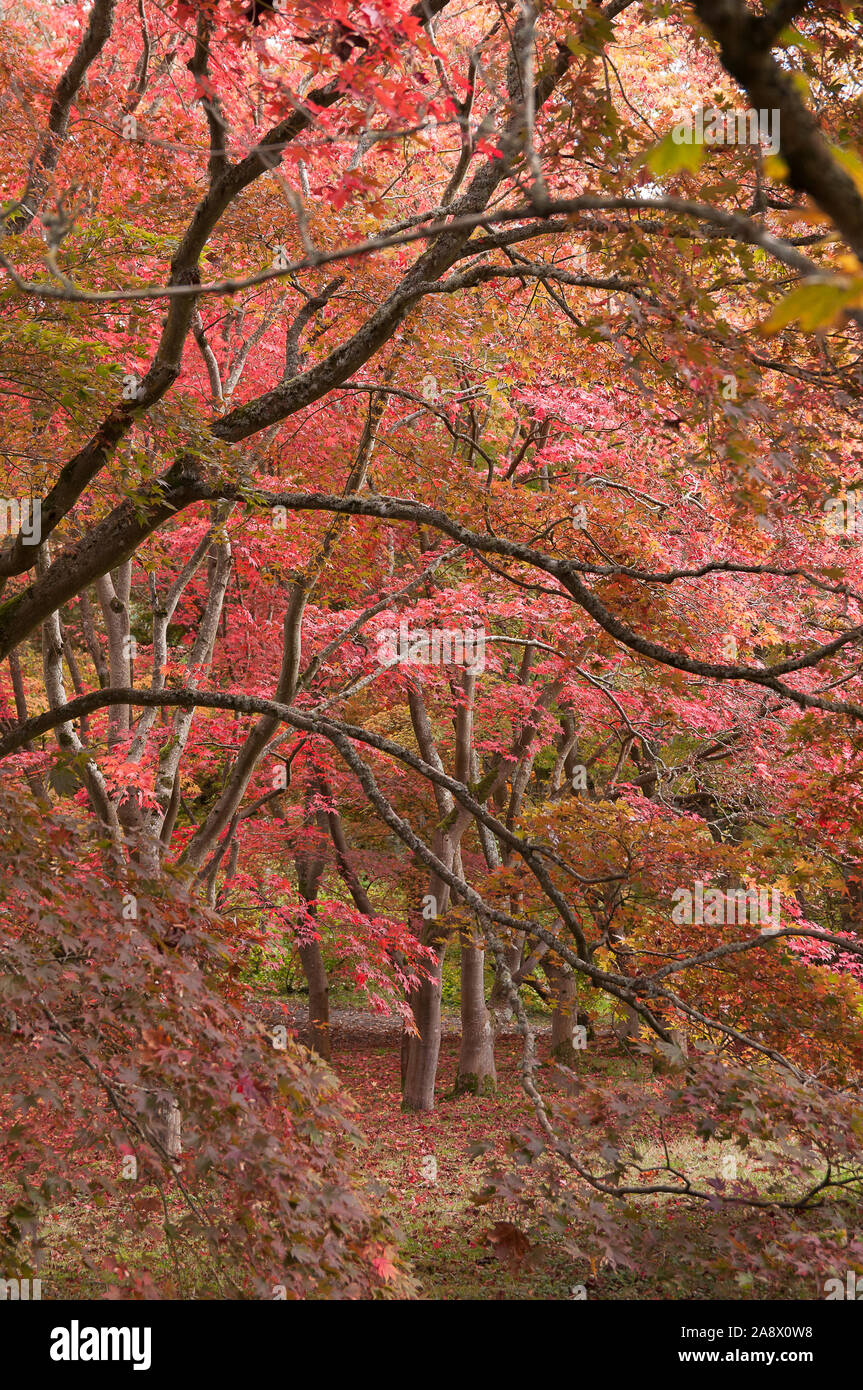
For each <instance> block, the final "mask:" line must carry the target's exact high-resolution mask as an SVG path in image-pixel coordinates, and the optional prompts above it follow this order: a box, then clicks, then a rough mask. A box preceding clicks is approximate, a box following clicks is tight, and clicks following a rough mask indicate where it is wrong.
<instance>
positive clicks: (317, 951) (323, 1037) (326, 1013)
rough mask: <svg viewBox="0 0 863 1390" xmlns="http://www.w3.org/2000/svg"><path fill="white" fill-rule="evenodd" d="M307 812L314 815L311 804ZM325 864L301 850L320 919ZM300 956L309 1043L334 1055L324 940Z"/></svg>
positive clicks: (302, 873) (312, 910)
mask: <svg viewBox="0 0 863 1390" xmlns="http://www.w3.org/2000/svg"><path fill="white" fill-rule="evenodd" d="M306 815H307V816H309V817H310V811H309V807H308V804H307V805H306ZM324 868H325V863H324V860H323V859H322V858H321V857H320V856H319V855H317V854H315V853H313V852H311V851H308V852H301V853H299V854H297V887H298V888H299V891H300V897H301V898H302V900H303V904H304V906H305V909H306V916H307V917H309V918H311V919H312V921H317V916H318V889H319V888H320V884H321V878H322V877H323V872H324ZM299 949H300V960H301V961H302V965H303V970H304V972H305V976H306V980H307V982H308V986H309V1046H310V1047H311V1048H312V1049H313V1050H314V1051H315V1052H317V1054H318V1056H319V1057H323V1059H324V1061H325V1062H328V1061H329V1060H330V1057H331V1056H332V1043H331V1040H330V987H329V983H328V981H327V972H326V970H325V968H324V958H323V955H322V953H321V943H320V941H314V940H312V941H306V942H304V943H303V944H301V946H300V948H299Z"/></svg>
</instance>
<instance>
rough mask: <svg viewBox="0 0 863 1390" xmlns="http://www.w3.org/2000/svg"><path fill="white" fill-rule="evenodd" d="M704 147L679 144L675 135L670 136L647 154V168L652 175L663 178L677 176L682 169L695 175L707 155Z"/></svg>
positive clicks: (671, 133)
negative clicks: (664, 176)
mask: <svg viewBox="0 0 863 1390" xmlns="http://www.w3.org/2000/svg"><path fill="white" fill-rule="evenodd" d="M705 152H706V151H705V147H704V145H696V144H691V145H685V144H678V143H677V141H676V140H675V139H674V134H673V132H672V131H669V132H668V134H667V135H666V136H665V137H664V138H663V139H662V140H660V142H659V144H658V145H654V146H653V149H651V150H650V151H649V152H648V154H647V161H646V162H647V167H648V169H649V170H650V171H651V173H653V174H656V175H657V176H659V177H661V176H662V175H663V174H676V173H678V172H679V171H680V170H681V169H683V170H686V172H687V173H690V174H695V173H697V172H698V170H699V169H700V168H701V165H702V163H703V162H704V155H705Z"/></svg>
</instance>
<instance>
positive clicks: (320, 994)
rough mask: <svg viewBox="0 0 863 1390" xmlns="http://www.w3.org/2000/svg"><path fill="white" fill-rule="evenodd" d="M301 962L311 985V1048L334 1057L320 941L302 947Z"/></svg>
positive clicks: (328, 1057)
mask: <svg viewBox="0 0 863 1390" xmlns="http://www.w3.org/2000/svg"><path fill="white" fill-rule="evenodd" d="M300 960H301V961H302V964H303V971H304V972H305V976H306V979H307V981H308V985H309V1046H310V1047H311V1048H312V1049H313V1051H315V1052H317V1054H318V1056H319V1057H323V1059H324V1061H325V1062H328V1061H329V1060H330V1057H331V1056H332V1043H331V1041H330V986H329V983H328V981H327V972H326V969H325V968H324V958H323V955H322V953H321V945H320V942H319V941H309V942H308V943H307V944H306V945H305V946H301V947H300Z"/></svg>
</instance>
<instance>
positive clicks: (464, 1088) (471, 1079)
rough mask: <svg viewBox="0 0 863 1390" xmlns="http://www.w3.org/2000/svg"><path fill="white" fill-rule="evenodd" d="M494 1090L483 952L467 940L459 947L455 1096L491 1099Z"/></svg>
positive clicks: (494, 1079)
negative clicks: (459, 974)
mask: <svg viewBox="0 0 863 1390" xmlns="http://www.w3.org/2000/svg"><path fill="white" fill-rule="evenodd" d="M496 1088H497V1073H496V1071H495V1066H494V1034H493V1033H492V1028H491V1019H490V1018H489V1013H488V1009H487V1008H486V1006H485V951H484V950H483V949H482V948H481V947H479V946H476V945H474V943H473V942H472V941H470V939H466V938H463V939H462V947H461V1049H460V1051H459V1059H458V1076H457V1078H456V1083H455V1093H456V1095H457V1096H458V1095H465V1094H472V1095H490V1094H491V1092H492V1091H494V1090H496Z"/></svg>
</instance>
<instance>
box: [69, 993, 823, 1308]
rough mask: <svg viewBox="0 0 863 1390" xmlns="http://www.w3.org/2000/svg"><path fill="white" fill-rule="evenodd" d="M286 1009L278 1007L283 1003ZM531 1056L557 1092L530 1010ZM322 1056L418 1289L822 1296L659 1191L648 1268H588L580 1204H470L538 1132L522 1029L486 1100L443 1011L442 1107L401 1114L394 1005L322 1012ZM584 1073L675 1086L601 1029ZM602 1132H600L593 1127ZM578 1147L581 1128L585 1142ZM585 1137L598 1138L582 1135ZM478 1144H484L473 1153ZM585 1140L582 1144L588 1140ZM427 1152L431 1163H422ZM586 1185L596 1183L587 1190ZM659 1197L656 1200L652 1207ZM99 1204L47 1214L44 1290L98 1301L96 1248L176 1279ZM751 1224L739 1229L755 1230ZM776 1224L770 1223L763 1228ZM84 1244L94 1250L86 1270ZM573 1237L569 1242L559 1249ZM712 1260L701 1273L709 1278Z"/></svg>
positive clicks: (451, 1014) (678, 1150)
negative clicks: (743, 1263) (572, 1218)
mask: <svg viewBox="0 0 863 1390" xmlns="http://www.w3.org/2000/svg"><path fill="white" fill-rule="evenodd" d="M286 1004H287V1007H286ZM253 1008H254V1011H255V1012H260V1014H261V1016H262V1017H263V1018H267V1017H268V1016H269V1015H271V1014H272V1013H273V1012H274V1011H276V1010H277V1011H278V1017H279V1018H281V1019H282V1020H283V1021H284V1020H285V1014H286V1013H287V1014H288V1016H289V1018H290V1021H291V1023H292V1025H293V1027H294V1028H295V1029H296V1031H297V1035H298V1037H299V1039H300V1040H301V1041H302V1039H303V1034H304V1024H305V1016H306V1001H305V999H304V998H303V997H302V996H297V995H289V996H288V999H287V1001H286V1000H285V996H284V995H283V994H282V995H281V996H280V997H279V996H277V995H275V994H273V993H271V992H269V991H266V992H263V991H262V992H261V993H259V994H258V1000H257V1001H256V1006H253ZM532 1024H533V1026H534V1029H535V1032H536V1035H537V1039H538V1052H539V1057H540V1062H541V1066H540V1072H539V1077H538V1080H539V1084H540V1087H541V1089H542V1090H543V1092H544V1093H545V1094H547V1095H550V1094H552V1093H553V1092H554V1091H555V1090H556V1089H558V1088H559V1085H560V1079H561V1078H560V1073H559V1071H558V1069H557V1067H556V1064H555V1063H554V1062H553V1061H552V1060H551V1059H550V1057H549V1044H550V1038H549V1033H550V1024H549V1015H548V1014H547V1013H543V1012H541V1011H540V1010H537V1011H536V1012H535V1013H534V1015H533V1017H532ZM331 1026H332V1060H331V1065H332V1068H333V1070H334V1072H335V1073H336V1075H337V1076H338V1078H339V1080H340V1082H341V1083H342V1085H343V1086H344V1088H345V1090H346V1091H347V1093H348V1095H349V1096H350V1097H351V1098H352V1100H353V1102H354V1103H355V1107H356V1110H355V1116H354V1118H355V1122H356V1123H357V1125H358V1127H359V1129H360V1130H361V1132H362V1134H363V1136H364V1138H365V1141H366V1144H367V1148H366V1151H365V1153H364V1154H363V1156H362V1167H363V1171H364V1173H365V1175H366V1178H367V1180H368V1182H369V1183H370V1184H372V1185H373V1187H374V1190H375V1193H376V1195H377V1200H378V1202H379V1204H380V1206H381V1207H382V1208H383V1210H384V1211H385V1212H386V1214H387V1215H388V1216H390V1217H391V1218H392V1219H393V1220H394V1222H395V1223H396V1225H397V1226H398V1228H399V1231H400V1233H401V1237H402V1245H401V1256H402V1260H403V1262H405V1263H407V1265H408V1267H409V1269H410V1271H411V1273H412V1275H413V1278H414V1280H415V1283H416V1287H417V1295H418V1297H419V1298H421V1299H426V1300H447V1301H449V1300H473V1299H479V1300H483V1301H485V1300H492V1299H506V1300H519V1301H521V1300H537V1299H539V1300H560V1299H565V1300H581V1299H583V1298H586V1299H587V1300H592V1299H602V1300H637V1301H642V1300H654V1299H663V1300H664V1299H678V1300H686V1299H709V1300H714V1299H773V1298H780V1299H782V1298H784V1299H788V1298H804V1299H811V1298H816V1297H818V1296H819V1295H818V1292H817V1289H816V1286H815V1283H814V1281H813V1280H811V1279H810V1280H809V1281H808V1283H809V1285H811V1287H805V1286H804V1285H803V1283H802V1282H801V1283H799V1284H785V1285H784V1286H782V1287H777V1286H776V1285H775V1284H774V1283H773V1282H772V1281H769V1282H764V1283H759V1284H757V1285H756V1286H752V1285H746V1284H742V1283H741V1282H740V1281H739V1279H738V1277H737V1276H736V1274H735V1271H734V1268H733V1266H732V1265H731V1264H730V1262H729V1260H728V1258H727V1250H728V1245H727V1235H726V1244H725V1251H726V1256H725V1258H717V1260H716V1262H715V1264H713V1262H712V1261H711V1259H710V1258H709V1251H710V1250H711V1248H712V1247H713V1243H714V1242H713V1235H714V1232H713V1223H714V1221H715V1220H716V1219H717V1218H716V1216H715V1214H714V1213H712V1212H711V1211H710V1210H708V1209H706V1207H705V1206H704V1205H702V1206H701V1207H700V1208H698V1209H697V1210H692V1209H691V1208H690V1207H687V1206H685V1205H684V1204H683V1203H681V1202H676V1201H674V1200H669V1199H667V1198H641V1199H639V1201H640V1202H641V1203H643V1204H646V1205H644V1206H643V1209H642V1212H643V1215H645V1216H646V1218H647V1222H648V1225H649V1227H650V1229H651V1231H652V1232H653V1234H654V1235H655V1237H656V1243H655V1245H654V1247H653V1249H652V1251H651V1255H650V1259H649V1261H646V1262H645V1270H644V1272H635V1271H633V1270H628V1269H626V1268H623V1267H618V1268H616V1269H615V1268H614V1267H613V1266H612V1265H611V1264H610V1263H609V1262H608V1261H605V1260H600V1261H598V1262H594V1263H593V1264H591V1263H590V1262H589V1261H588V1260H587V1259H585V1258H583V1257H579V1256H578V1255H577V1254H575V1253H574V1252H573V1248H572V1244H573V1242H574V1243H575V1245H576V1246H577V1245H578V1244H579V1242H580V1240H581V1239H582V1238H583V1236H584V1235H585V1234H586V1233H587V1232H588V1231H589V1230H590V1231H591V1232H592V1231H593V1230H594V1229H595V1222H594V1221H593V1219H592V1218H590V1217H588V1215H587V1213H586V1212H585V1220H584V1229H583V1230H581V1231H580V1230H579V1229H577V1228H574V1229H570V1230H569V1231H560V1232H559V1233H557V1234H555V1233H554V1232H553V1231H550V1230H549V1229H547V1228H545V1227H543V1228H540V1227H539V1226H538V1225H536V1226H535V1225H533V1224H532V1218H531V1213H530V1210H529V1209H526V1208H525V1207H524V1206H521V1207H520V1208H519V1209H516V1207H515V1206H514V1204H512V1203H509V1202H506V1201H505V1200H504V1199H503V1198H502V1197H499V1196H496V1197H495V1198H494V1199H493V1200H492V1201H490V1202H488V1203H485V1204H477V1203H476V1202H475V1200H474V1198H475V1197H476V1195H477V1193H478V1192H479V1191H480V1190H481V1189H482V1188H483V1187H484V1186H485V1182H486V1178H485V1169H486V1168H487V1165H488V1164H489V1162H490V1161H491V1160H492V1159H494V1158H495V1157H497V1158H502V1157H503V1156H504V1154H505V1149H506V1144H507V1140H508V1138H509V1136H510V1135H511V1134H512V1133H513V1132H515V1131H519V1130H525V1129H527V1128H531V1129H533V1128H534V1125H535V1117H534V1114H533V1111H532V1107H531V1106H530V1104H529V1102H528V1100H527V1098H526V1096H525V1094H524V1091H523V1090H522V1087H521V1058H522V1039H521V1037H520V1036H519V1035H518V1034H517V1033H515V1032H508V1033H506V1032H505V1033H502V1034H501V1035H499V1036H498V1039H497V1042H496V1047H495V1058H496V1065H497V1072H498V1089H497V1091H496V1092H495V1093H494V1094H493V1095H490V1096H471V1095H468V1096H459V1097H456V1096H455V1095H454V1094H453V1088H454V1083H455V1079H456V1074H457V1067H458V1051H459V1017H458V1012H457V1010H455V1009H452V1008H450V1009H449V1010H447V1011H446V1012H445V1015H444V1028H443V1034H444V1036H443V1043H442V1048H441V1059H440V1068H439V1072H438V1086H437V1094H436V1107H435V1109H434V1111H432V1112H430V1113H426V1114H408V1113H404V1112H403V1111H402V1109H401V1094H400V1075H399V1071H400V1039H401V1024H400V1020H399V1018H398V1017H397V1016H396V1015H390V1016H386V1015H380V1014H376V1013H373V1012H371V1011H370V1010H369V1009H367V1008H360V1007H355V1006H353V1005H352V1003H351V1002H350V1001H345V1002H344V1005H343V1004H342V1001H341V1000H340V1001H339V1003H338V1005H334V1007H332V1008H331ZM576 1066H577V1070H578V1071H579V1072H582V1073H583V1074H584V1075H585V1077H586V1078H588V1077H591V1078H593V1079H598V1078H599V1077H600V1076H602V1078H603V1079H604V1082H605V1083H606V1084H607V1085H608V1086H610V1087H611V1088H612V1089H615V1088H619V1087H620V1086H622V1085H623V1083H624V1081H626V1080H630V1081H631V1080H634V1081H636V1082H637V1083H638V1084H639V1086H644V1087H647V1088H652V1089H655V1090H656V1091H657V1093H658V1092H659V1091H660V1090H661V1088H662V1087H663V1086H667V1085H669V1084H672V1083H671V1079H670V1078H669V1077H662V1076H655V1075H654V1074H653V1073H652V1071H651V1070H650V1068H649V1066H648V1064H646V1063H645V1062H644V1061H643V1060H642V1059H640V1058H638V1057H637V1056H636V1055H635V1054H629V1055H628V1054H627V1051H626V1050H625V1048H624V1047H623V1046H622V1045H621V1043H620V1041H619V1040H618V1039H617V1038H616V1036H615V1035H614V1034H613V1033H612V1032H611V1031H610V1029H605V1028H600V1029H599V1030H598V1035H597V1037H596V1038H595V1039H594V1040H593V1041H592V1042H591V1044H590V1047H589V1048H588V1050H587V1051H586V1052H585V1053H583V1054H579V1057H578V1059H577V1064H576ZM597 1138H598V1139H601V1136H597ZM580 1142H581V1143H582V1144H584V1142H585V1140H584V1137H583V1136H582V1139H581V1141H580ZM587 1142H588V1144H589V1145H590V1147H591V1148H593V1147H594V1145H593V1143H592V1142H591V1141H590V1139H589V1138H588V1140H587ZM669 1144H670V1155H671V1157H672V1159H679V1160H681V1166H682V1165H683V1164H685V1166H686V1167H687V1169H688V1170H689V1171H690V1172H692V1173H694V1174H695V1175H697V1176H698V1177H699V1178H700V1179H701V1180H702V1181H703V1180H705V1179H709V1178H710V1177H711V1176H715V1175H716V1174H717V1173H718V1171H719V1166H720V1158H721V1152H722V1150H721V1148H720V1146H719V1145H717V1144H716V1143H714V1142H712V1141H711V1142H710V1143H707V1144H705V1143H703V1142H701V1141H700V1140H695V1139H693V1138H691V1137H688V1136H684V1135H683V1134H680V1135H678V1136H676V1137H674V1136H670V1137H669ZM478 1148H480V1149H481V1150H482V1151H481V1152H477V1150H478ZM582 1151H583V1150H582ZM652 1153H653V1157H654V1158H655V1166H656V1167H657V1168H658V1167H659V1166H660V1164H661V1162H662V1154H661V1151H660V1148H659V1145H658V1143H651V1142H647V1143H646V1144H645V1145H644V1158H643V1162H644V1165H645V1167H648V1168H649V1167H651V1166H654V1165H653V1164H652V1162H651V1154H652ZM431 1159H433V1160H434V1163H433V1164H432V1163H430V1160H431ZM586 1195H589V1194H586ZM651 1204H652V1205H651ZM106 1216H107V1213H106V1212H105V1211H104V1209H97V1207H95V1206H92V1205H88V1206H87V1208H86V1209H82V1208H81V1207H80V1206H78V1205H76V1204H71V1203H70V1204H62V1203H61V1204H60V1206H59V1208H58V1209H57V1210H56V1212H54V1213H53V1214H52V1216H51V1217H50V1218H49V1220H48V1222H47V1225H46V1228H45V1231H44V1234H45V1236H46V1237H47V1244H48V1247H49V1250H50V1251H51V1253H50V1255H49V1259H48V1264H47V1267H46V1270H45V1274H44V1276H43V1277H44V1278H46V1279H47V1283H46V1289H49V1290H50V1292H49V1293H48V1294H47V1295H46V1296H48V1297H51V1298H99V1297H105V1296H106V1289H107V1288H108V1286H109V1284H110V1278H109V1276H106V1275H105V1274H104V1273H102V1272H101V1271H100V1270H99V1269H98V1255H99V1252H100V1251H102V1252H103V1253H104V1254H106V1255H107V1254H109V1253H110V1255H111V1256H112V1258H113V1257H114V1256H116V1257H117V1258H120V1259H122V1260H124V1261H125V1262H126V1263H127V1264H128V1266H129V1267H130V1268H132V1269H137V1268H139V1267H140V1265H141V1264H142V1263H146V1265H147V1266H148V1267H149V1268H151V1269H152V1270H153V1272H154V1273H155V1274H156V1275H157V1276H158V1275H161V1277H162V1278H163V1279H167V1280H169V1279H170V1277H171V1263H170V1257H169V1252H168V1250H167V1249H166V1247H165V1242H164V1238H160V1236H159V1234H158V1233H157V1232H156V1231H155V1230H154V1231H153V1238H152V1241H147V1242H145V1243H144V1244H142V1243H141V1242H140V1241H139V1240H137V1239H135V1240H130V1241H126V1240H125V1239H124V1237H123V1236H122V1235H121V1234H119V1233H118V1231H117V1229H116V1227H115V1226H114V1225H113V1224H112V1222H111V1220H110V1219H107V1220H106ZM763 1234H764V1233H763V1232H762V1233H761V1234H759V1233H757V1232H755V1231H754V1230H752V1231H747V1233H746V1238H748V1239H758V1240H760V1239H762V1237H763ZM768 1235H769V1232H768ZM681 1237H682V1238H683V1244H684V1246H688V1247H689V1248H693V1247H694V1246H697V1247H698V1248H699V1250H701V1251H706V1252H708V1259H707V1261H706V1262H704V1261H700V1268H701V1272H700V1274H699V1276H698V1278H697V1279H694V1278H692V1276H691V1275H690V1274H689V1273H688V1270H687V1268H685V1267H684V1264H683V1263H682V1262H681V1260H680V1258H679V1252H680V1248H681ZM79 1242H81V1243H83V1244H84V1245H86V1246H87V1247H88V1248H89V1249H90V1250H91V1251H93V1252H94V1255H95V1256H96V1259H95V1260H94V1261H89V1262H88V1264H87V1266H86V1267H83V1266H82V1262H81V1259H80V1257H79V1254H78V1253H76V1252H77V1250H78V1245H79ZM567 1242H569V1243H568V1244H567ZM705 1268H707V1270H709V1271H710V1272H709V1274H705V1273H704V1270H705ZM214 1293H215V1290H212V1289H209V1290H208V1287H207V1284H206V1281H205V1282H204V1283H203V1284H202V1285H201V1286H200V1287H198V1288H196V1289H194V1291H193V1290H192V1289H186V1290H184V1291H183V1292H181V1293H179V1295H174V1296H181V1297H208V1296H209V1297H212V1296H214Z"/></svg>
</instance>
